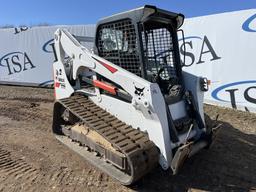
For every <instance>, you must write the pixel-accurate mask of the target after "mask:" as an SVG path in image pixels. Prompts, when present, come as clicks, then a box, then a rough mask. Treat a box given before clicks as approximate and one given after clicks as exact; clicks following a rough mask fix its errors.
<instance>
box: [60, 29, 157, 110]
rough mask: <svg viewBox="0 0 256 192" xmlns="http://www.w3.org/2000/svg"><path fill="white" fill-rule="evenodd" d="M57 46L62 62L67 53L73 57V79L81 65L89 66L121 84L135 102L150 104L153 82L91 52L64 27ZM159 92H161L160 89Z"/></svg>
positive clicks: (75, 77)
mask: <svg viewBox="0 0 256 192" xmlns="http://www.w3.org/2000/svg"><path fill="white" fill-rule="evenodd" d="M55 47H56V55H57V58H58V60H59V61H61V62H62V63H63V61H64V57H65V54H66V55H68V56H69V57H70V58H72V61H73V69H72V70H73V71H72V72H73V73H72V74H73V79H77V71H78V69H79V68H80V67H86V68H89V69H90V70H92V71H94V72H95V73H97V74H100V75H101V76H103V77H105V78H107V79H109V80H111V81H113V82H114V83H116V84H118V85H119V86H121V87H122V88H123V89H124V90H125V91H126V92H127V93H129V94H130V95H131V96H132V98H133V101H134V102H135V103H137V104H139V103H142V104H143V105H145V106H149V102H150V100H151V99H150V89H151V87H152V86H151V84H152V83H150V82H148V81H146V80H144V79H142V78H140V77H138V76H136V75H134V74H133V73H130V72H129V71H127V70H125V69H123V68H121V67H119V66H117V65H115V64H113V63H111V62H109V61H107V60H105V59H103V58H101V57H99V56H97V55H95V54H93V53H91V52H90V51H89V50H88V49H86V48H85V47H83V46H82V45H81V44H80V43H79V42H78V41H77V40H76V39H75V38H74V37H73V36H72V35H71V34H70V33H69V32H67V31H66V30H64V29H62V30H60V29H59V30H57V31H56V33H55ZM156 85H157V84H156ZM157 86H158V85H157ZM135 87H136V88H137V89H139V90H143V91H144V92H143V93H138V92H136V89H135ZM154 87H156V86H154ZM158 93H160V89H159V91H158ZM138 94H139V95H138ZM142 94H143V95H144V97H141V96H142ZM138 96H139V97H140V99H136V98H137V97H138Z"/></svg>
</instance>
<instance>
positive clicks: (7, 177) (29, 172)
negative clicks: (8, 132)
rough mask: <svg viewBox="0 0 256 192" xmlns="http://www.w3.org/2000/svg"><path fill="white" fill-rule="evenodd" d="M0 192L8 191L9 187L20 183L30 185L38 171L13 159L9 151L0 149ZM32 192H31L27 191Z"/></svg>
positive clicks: (25, 163) (23, 162) (17, 159)
mask: <svg viewBox="0 0 256 192" xmlns="http://www.w3.org/2000/svg"><path fill="white" fill-rule="evenodd" d="M0 174H1V177H0V182H1V183H2V185H1V188H0V191H10V187H11V186H9V185H11V184H13V183H16V182H21V181H22V183H23V184H24V185H26V184H27V183H31V181H33V180H34V179H35V178H36V177H37V176H38V174H39V171H38V170H37V169H36V168H35V167H33V166H32V165H30V164H28V163H27V162H26V161H24V160H23V159H22V158H19V157H15V156H13V155H12V154H11V152H10V151H7V150H5V149H2V148H0ZM29 191H33V190H29Z"/></svg>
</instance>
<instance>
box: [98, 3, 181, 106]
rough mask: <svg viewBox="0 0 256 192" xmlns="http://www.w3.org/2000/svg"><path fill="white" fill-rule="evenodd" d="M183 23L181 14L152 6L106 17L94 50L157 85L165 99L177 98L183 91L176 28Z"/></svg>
mask: <svg viewBox="0 0 256 192" xmlns="http://www.w3.org/2000/svg"><path fill="white" fill-rule="evenodd" d="M183 20H184V16H183V15H182V14H176V13H172V12H169V11H165V10H162V9H158V8H156V7H155V6H150V5H146V6H144V7H141V8H138V9H134V10H131V11H128V12H124V13H120V14H116V15H113V16H111V17H106V18H103V19H102V20H100V21H99V22H98V24H97V32H96V38H95V41H96V42H95V46H96V47H95V49H94V51H95V53H96V54H98V55H99V56H100V57H103V58H105V59H106V60H108V61H110V62H112V63H114V64H116V65H118V66H120V67H122V68H124V69H126V70H128V71H130V72H131V73H133V74H136V75H138V76H140V77H142V78H144V79H146V80H148V81H150V82H152V83H158V85H159V87H160V89H161V91H162V93H163V95H165V97H167V98H168V96H171V97H177V95H180V94H181V90H182V89H181V87H182V86H181V84H182V78H181V63H180V55H179V46H178V39H177V29H178V28H179V27H180V26H181V25H182V24H183ZM167 100H168V99H167ZM175 100H176V99H175ZM167 102H168V101H167Z"/></svg>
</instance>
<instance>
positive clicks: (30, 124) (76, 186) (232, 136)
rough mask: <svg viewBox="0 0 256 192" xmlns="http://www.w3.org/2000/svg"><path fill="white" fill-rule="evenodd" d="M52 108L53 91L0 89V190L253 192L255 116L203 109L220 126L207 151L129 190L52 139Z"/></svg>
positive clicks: (255, 180) (255, 181) (158, 171)
mask: <svg viewBox="0 0 256 192" xmlns="http://www.w3.org/2000/svg"><path fill="white" fill-rule="evenodd" d="M52 106H53V90H50V89H38V88H24V87H13V86H0V191H256V115H253V114H249V113H245V112H238V111H234V110H230V109H224V108H218V107H213V106H208V105H206V106H205V111H206V113H207V114H208V115H209V116H210V117H212V118H213V117H215V116H216V115H217V114H219V121H220V122H221V123H223V125H222V127H221V130H220V131H219V134H218V136H217V139H216V141H215V143H214V145H213V146H212V147H211V149H210V150H205V151H202V152H201V153H199V154H198V155H196V156H194V157H193V158H191V159H190V160H188V161H187V162H186V163H185V165H184V167H183V168H182V170H181V172H180V173H179V174H178V175H176V176H172V175H171V173H170V172H164V171H162V170H161V169H160V168H159V167H158V168H156V169H155V170H154V171H153V172H152V173H150V174H148V175H147V176H146V177H145V178H143V179H142V180H141V181H140V182H138V183H136V184H135V185H134V186H132V187H130V188H128V187H124V186H121V185H120V184H118V183H117V182H115V181H114V180H112V179H111V178H109V177H108V176H107V175H105V174H103V173H101V172H100V171H99V170H97V169H95V168H94V167H92V166H90V165H89V164H88V163H86V162H85V161H83V159H81V158H80V156H78V155H76V154H75V153H73V152H72V151H70V150H69V149H68V148H66V147H65V146H63V145H62V144H60V143H59V142H58V141H57V140H56V139H55V138H54V137H53V135H52V133H51V122H52Z"/></svg>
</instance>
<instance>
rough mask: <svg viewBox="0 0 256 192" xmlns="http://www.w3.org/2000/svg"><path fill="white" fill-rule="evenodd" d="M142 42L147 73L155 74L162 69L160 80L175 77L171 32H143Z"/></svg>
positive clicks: (163, 30)
mask: <svg viewBox="0 0 256 192" xmlns="http://www.w3.org/2000/svg"><path fill="white" fill-rule="evenodd" d="M142 40H143V49H144V57H145V59H146V62H147V71H150V72H152V73H153V74H157V73H158V71H159V70H160V69H161V68H164V71H163V72H162V73H161V78H163V79H166V80H168V79H169V78H170V77H177V72H176V66H175V60H174V48H173V39H172V34H171V32H170V31H169V30H168V29H166V28H157V29H150V30H145V31H144V32H142Z"/></svg>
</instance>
